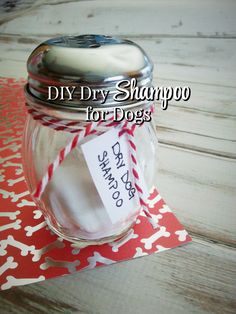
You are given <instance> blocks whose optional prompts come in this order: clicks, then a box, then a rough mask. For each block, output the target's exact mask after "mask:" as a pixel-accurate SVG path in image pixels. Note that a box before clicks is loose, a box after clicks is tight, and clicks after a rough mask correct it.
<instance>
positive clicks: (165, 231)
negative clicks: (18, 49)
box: [0, 78, 191, 290]
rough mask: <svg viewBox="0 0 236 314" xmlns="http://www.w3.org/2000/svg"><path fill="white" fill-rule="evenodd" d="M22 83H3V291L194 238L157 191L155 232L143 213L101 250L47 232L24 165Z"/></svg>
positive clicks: (0, 260)
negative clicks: (80, 245)
mask: <svg viewBox="0 0 236 314" xmlns="http://www.w3.org/2000/svg"><path fill="white" fill-rule="evenodd" d="M23 84H24V81H23V80H18V81H15V80H14V79H10V78H6V79H1V80H0V85H1V86H0V99H1V118H0V119H1V125H0V287H1V289H2V290H4V289H9V288H11V287H15V286H20V285H25V284H29V283H34V282H38V281H41V280H45V279H47V278H52V277H56V276H61V275H65V274H71V273H73V272H75V271H80V270H84V269H92V268H95V267H99V266H104V265H109V264H113V263H116V262H118V261H123V260H128V259H132V258H136V257H140V256H144V255H148V254H152V253H159V252H161V251H164V250H167V249H170V248H173V247H176V246H178V245H182V244H184V243H187V242H190V241H191V238H190V236H189V235H188V233H187V232H186V231H185V230H184V229H183V226H182V225H181V224H180V223H179V222H178V220H177V219H176V217H175V216H174V215H173V213H172V212H171V210H170V209H169V207H168V206H167V205H166V204H165V203H164V201H163V199H162V198H161V196H160V194H158V191H157V190H156V189H155V188H153V189H152V191H151V192H150V197H149V200H148V205H149V209H150V212H151V214H152V215H153V217H154V218H155V219H156V220H157V221H158V223H159V226H160V227H159V228H158V229H153V228H152V225H151V224H150V223H149V221H148V220H147V218H146V216H145V215H144V214H142V215H140V216H139V217H138V220H137V222H136V225H135V226H134V228H133V229H131V230H130V232H129V233H128V234H127V236H126V237H124V238H122V239H120V240H118V241H116V242H114V243H111V244H104V245H101V246H90V247H87V248H83V249H78V248H76V247H75V246H73V244H71V243H69V242H67V241H65V240H61V239H59V238H58V237H57V236H56V235H55V234H53V233H52V232H51V231H50V230H49V229H48V227H47V224H46V222H45V221H44V218H43V216H42V213H41V212H40V211H39V210H38V209H37V208H36V206H35V204H34V203H33V202H32V200H31V198H30V195H29V192H28V190H27V187H26V184H25V182H24V175H23V171H22V166H21V154H20V146H21V134H22V130H23V125H24V120H25V115H26V111H25V105H24V96H23Z"/></svg>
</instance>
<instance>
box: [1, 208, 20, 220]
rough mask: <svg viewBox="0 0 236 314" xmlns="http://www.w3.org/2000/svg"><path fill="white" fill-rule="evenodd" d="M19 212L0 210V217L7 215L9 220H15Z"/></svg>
mask: <svg viewBox="0 0 236 314" xmlns="http://www.w3.org/2000/svg"><path fill="white" fill-rule="evenodd" d="M19 214H20V211H19V210H17V211H15V212H0V217H8V218H9V219H10V220H15V219H16V217H17V216H18V215H19Z"/></svg>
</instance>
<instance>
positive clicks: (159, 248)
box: [156, 245, 170, 252]
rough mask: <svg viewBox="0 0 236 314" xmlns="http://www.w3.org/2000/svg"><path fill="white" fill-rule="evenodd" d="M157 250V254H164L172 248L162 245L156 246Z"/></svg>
mask: <svg viewBox="0 0 236 314" xmlns="http://www.w3.org/2000/svg"><path fill="white" fill-rule="evenodd" d="M156 249H157V252H162V251H166V250H169V249H170V248H169V247H164V246H162V245H156Z"/></svg>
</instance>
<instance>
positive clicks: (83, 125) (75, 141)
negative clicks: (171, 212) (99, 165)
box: [27, 105, 158, 229]
mask: <svg viewBox="0 0 236 314" xmlns="http://www.w3.org/2000/svg"><path fill="white" fill-rule="evenodd" d="M27 110H28V112H29V114H30V115H31V116H32V118H33V119H34V120H36V121H38V122H39V123H41V124H42V125H44V126H46V127H50V128H52V129H54V130H55V131H64V132H69V133H74V134H75V136H74V137H73V138H72V140H71V141H70V142H69V143H68V144H67V145H66V146H65V147H64V148H63V149H61V150H60V151H59V153H58V155H57V157H56V159H55V160H54V161H53V162H52V163H50V164H49V165H48V168H47V171H46V173H45V174H44V176H43V177H42V179H41V180H40V181H39V182H38V184H37V186H36V189H35V191H34V192H33V194H32V196H33V197H34V198H35V199H37V200H40V198H41V196H42V194H43V193H44V191H45V189H46V187H47V185H48V183H49V182H50V180H51V179H52V177H53V174H54V172H55V171H56V169H57V168H58V167H59V166H60V165H61V164H62V163H63V161H64V160H65V158H66V157H67V156H68V154H70V152H71V151H72V150H73V149H74V148H75V147H77V146H78V145H79V143H80V142H81V141H82V140H83V139H84V138H85V137H87V136H90V135H95V134H100V133H101V132H100V131H98V128H99V127H104V128H108V129H109V128H111V127H119V128H120V131H119V137H121V136H126V140H127V143H128V149H129V155H130V160H131V171H132V174H133V179H134V180H133V181H134V186H135V188H136V191H137V193H138V197H139V203H140V206H141V208H142V210H143V212H144V214H145V215H146V217H147V219H148V221H149V222H150V223H151V224H152V226H153V228H155V229H156V228H157V227H158V224H157V223H156V222H155V220H154V218H153V217H152V215H151V213H150V212H149V209H148V205H147V202H146V201H145V200H144V196H143V194H144V192H143V189H142V187H141V186H140V182H139V181H140V176H139V174H138V171H137V164H138V163H137V146H136V144H135V141H134V132H135V130H136V128H137V125H136V124H135V123H131V122H128V121H127V120H122V121H120V122H115V121H114V116H113V115H112V114H109V115H108V117H107V120H106V121H102V120H99V121H98V122H94V121H92V122H79V121H69V120H63V119H58V118H53V117H51V116H48V115H46V114H44V113H41V112H39V111H37V110H35V109H33V108H32V107H30V106H29V105H27ZM153 111H154V106H152V107H151V112H153Z"/></svg>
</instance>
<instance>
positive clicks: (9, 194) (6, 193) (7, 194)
mask: <svg viewBox="0 0 236 314" xmlns="http://www.w3.org/2000/svg"><path fill="white" fill-rule="evenodd" d="M0 194H2V198H4V199H6V198H9V197H10V198H11V202H13V203H15V202H17V201H18V200H19V199H20V198H21V197H24V196H26V195H29V194H30V192H29V191H25V192H22V193H19V194H15V192H9V191H7V190H2V189H0Z"/></svg>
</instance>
